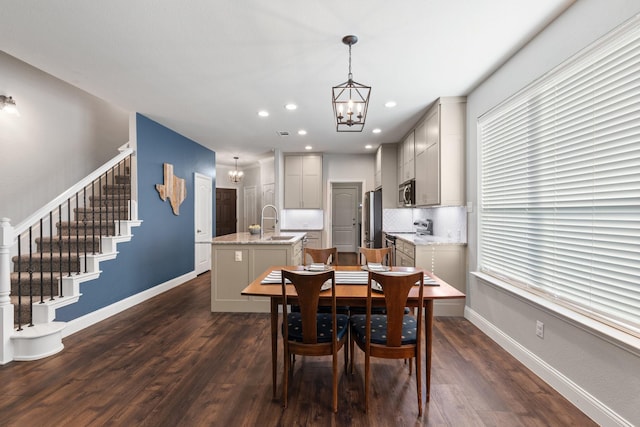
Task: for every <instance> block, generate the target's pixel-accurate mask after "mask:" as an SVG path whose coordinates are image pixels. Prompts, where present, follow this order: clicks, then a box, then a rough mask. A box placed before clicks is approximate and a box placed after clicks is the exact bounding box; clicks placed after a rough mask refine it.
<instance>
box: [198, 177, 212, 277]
mask: <svg viewBox="0 0 640 427" xmlns="http://www.w3.org/2000/svg"><path fill="white" fill-rule="evenodd" d="M194 176H195V180H194V182H195V201H194V203H195V225H196V230H195V233H196V240H195V241H196V248H195V270H196V274H201V273H204V272H205V271H209V270H211V244H210V243H209V242H210V241H211V237H212V232H211V229H212V228H213V224H212V223H213V209H212V205H213V194H212V193H213V182H212V180H211V177H208V176H206V175H201V174H199V173H196V174H195V175H194ZM200 242H205V243H200Z"/></svg>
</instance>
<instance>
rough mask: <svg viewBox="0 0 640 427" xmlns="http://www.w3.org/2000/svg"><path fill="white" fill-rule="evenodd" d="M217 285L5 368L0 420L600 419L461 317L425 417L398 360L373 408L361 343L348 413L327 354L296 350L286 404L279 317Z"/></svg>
mask: <svg viewBox="0 0 640 427" xmlns="http://www.w3.org/2000/svg"><path fill="white" fill-rule="evenodd" d="M209 283H210V275H209V274H208V273H207V274H204V275H201V276H199V277H198V278H196V279H194V280H192V281H190V282H189V283H186V284H184V285H182V286H180V287H178V288H176V289H174V290H171V291H169V292H166V293H164V294H163V295H160V296H158V297H156V298H153V299H152V300H150V301H148V302H146V303H144V304H141V305H139V306H136V307H134V308H132V309H130V310H127V311H126V312H123V313H121V314H119V315H117V316H114V317H112V318H110V319H107V320H105V321H103V322H101V323H99V324H97V325H95V326H93V327H91V328H87V329H85V330H83V331H81V332H78V333H76V334H74V335H72V336H70V337H68V338H66V339H65V340H64V344H65V349H64V350H63V351H62V352H61V353H59V354H57V355H55V356H52V357H49V358H47V359H44V360H40V361H34V362H12V363H10V364H8V365H4V366H2V367H0V384H2V388H1V389H0V425H2V426H38V427H44V426H101V425H113V426H134V425H135V426H142V425H145V426H177V425H180V426H409V425H411V426H414V425H429V426H471V425H473V426H569V425H575V426H589V425H595V424H594V423H593V422H591V421H590V420H589V419H588V418H587V417H586V416H584V415H583V414H582V413H581V412H580V411H578V410H577V409H576V408H575V407H574V406H573V405H571V403H569V402H568V401H567V400H566V399H564V398H562V397H561V396H560V395H558V394H557V393H556V392H554V391H553V390H552V389H551V388H550V387H549V386H547V385H546V384H545V383H544V382H542V381H541V380H540V379H538V378H537V377H536V376H535V375H533V374H532V373H531V372H530V371H528V370H527V369H526V368H524V367H523V366H522V365H521V364H520V363H518V362H517V361H516V360H515V359H514V358H513V357H511V356H510V355H509V354H508V353H506V352H505V351H503V350H502V349H500V348H499V347H498V346H497V345H496V344H495V343H493V342H492V341H491V340H490V339H489V338H487V337H486V336H485V335H483V334H482V333H481V332H480V331H479V330H478V329H477V328H475V327H474V326H473V325H472V324H471V323H469V322H468V321H466V320H464V319H461V318H439V319H437V320H436V322H435V330H434V344H433V373H432V392H431V393H432V395H431V401H430V402H428V403H426V404H425V408H424V409H425V411H424V415H423V417H422V418H418V417H417V404H416V400H415V381H414V379H413V378H412V377H410V376H409V375H408V369H407V367H406V366H405V365H404V364H403V363H402V362H401V361H395V360H389V361H385V360H378V359H376V360H375V361H374V362H373V363H372V376H373V378H374V379H373V382H372V393H371V402H370V412H369V413H368V414H365V413H364V411H363V402H362V400H363V377H362V372H363V368H362V362H363V357H362V353H360V352H358V350H356V351H357V359H356V364H357V365H356V366H357V369H356V372H355V373H354V374H353V375H342V376H341V382H340V386H339V395H340V403H339V412H338V414H333V413H332V411H331V375H330V371H331V368H330V359H327V358H320V359H314V358H308V357H307V358H298V361H297V362H296V370H295V372H294V375H293V380H292V383H291V386H290V397H289V408H287V409H286V410H283V409H282V408H281V406H280V401H279V400H273V399H272V397H271V370H270V337H269V316H268V315H267V314H244V313H237V314H234V313H211V312H210V311H209V298H210V291H209ZM280 352H281V350H280ZM280 358H281V356H280ZM340 359H342V358H341V357H340ZM340 372H341V373H342V372H343V371H342V366H341V369H340ZM280 375H281V371H280Z"/></svg>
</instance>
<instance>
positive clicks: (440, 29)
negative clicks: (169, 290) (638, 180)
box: [0, 0, 574, 165]
mask: <svg viewBox="0 0 640 427" xmlns="http://www.w3.org/2000/svg"><path fill="white" fill-rule="evenodd" d="M573 2H574V0H400V1H393V2H392V1H389V0H368V1H364V0H351V1H337V0H322V1H309V0H307V1H294V0H268V1H265V0H217V1H213V0H189V1H188V2H187V1H180V0H136V1H131V0H110V1H88V0H65V1H15V0H0V8H1V9H0V10H2V25H1V26H0V48H1V49H2V50H4V51H5V52H6V53H8V54H9V55H12V56H14V57H16V58H18V59H20V60H22V61H24V62H27V63H29V64H31V65H33V66H35V67H37V68H39V69H41V70H44V71H46V72H48V73H49V74H51V75H53V76H56V77H58V78H60V79H62V80H64V81H66V82H69V83H71V84H73V85H75V86H77V87H79V88H81V89H84V90H85V91H87V92H89V93H92V94H93V95H96V96H98V97H100V98H103V99H105V100H107V101H109V102H111V103H113V104H116V105H119V106H120V107H122V108H124V109H125V110H128V111H137V112H139V113H142V114H144V115H146V116H148V117H150V118H151V119H153V120H156V121H157V122H159V123H162V124H163V125H165V126H167V127H169V128H171V129H173V130H175V131H177V132H179V133H181V134H182V135H185V136H187V137H189V138H191V139H193V140H195V141H197V142H198V143H200V144H202V145H204V146H207V147H209V148H211V149H212V150H214V151H216V153H217V161H218V162H219V163H222V164H232V163H233V156H234V155H238V156H240V164H241V165H243V164H247V163H250V162H254V161H255V160H257V159H259V158H261V157H263V156H265V155H267V154H269V153H270V152H271V150H272V149H273V148H280V149H282V151H284V152H291V151H296V152H301V151H304V146H305V145H307V144H309V145H312V146H313V151H320V152H331V153H363V152H365V151H366V150H365V149H364V146H365V145H366V144H373V145H374V148H375V147H377V145H378V144H380V143H385V142H397V141H399V140H400V139H401V138H402V137H403V135H404V134H405V133H406V132H407V131H408V130H409V129H410V127H411V126H412V125H413V124H415V122H416V120H417V119H418V118H419V117H420V115H421V114H423V113H424V112H425V110H426V108H427V107H428V105H429V104H430V103H432V102H433V101H434V100H435V99H436V98H437V97H439V96H458V95H466V94H468V93H469V92H470V91H471V90H472V89H473V88H474V87H475V86H476V85H478V84H479V83H480V82H482V81H483V80H484V79H485V78H486V77H487V76H489V75H490V74H491V73H492V72H493V71H494V70H495V69H496V68H497V67H499V66H500V64H502V63H503V62H504V61H505V60H506V59H507V58H509V57H510V56H511V55H513V54H514V53H515V52H516V51H517V50H518V49H519V48H520V47H522V46H523V45H524V44H525V43H527V41H528V40H530V39H531V38H532V37H533V36H534V35H535V34H537V33H538V32H539V31H540V30H541V29H542V28H544V27H545V26H546V25H547V24H548V23H549V22H551V21H552V20H553V19H555V18H556V17H557V16H558V15H559V14H561V13H562V12H563V11H564V10H566V9H567V8H568V7H569V6H570V5H571V4H572V3H573ZM347 34H355V35H357V36H358V38H359V42H358V43H357V44H356V45H354V46H353V48H352V70H353V78H354V80H356V81H357V82H360V83H363V84H366V85H370V86H372V92H371V101H370V107H369V114H368V115H367V122H366V125H365V129H364V131H363V132H362V133H337V132H336V131H335V123H334V121H333V110H332V107H331V87H332V86H334V85H337V84H339V83H343V82H344V81H345V80H347V72H348V47H347V46H346V45H344V44H343V43H342V41H341V40H342V37H343V36H344V35H347ZM389 100H394V101H396V102H397V106H396V107H395V108H393V109H390V108H385V106H384V104H385V102H387V101H389ZM289 102H293V103H296V104H297V105H298V109H297V110H296V111H287V110H285V109H284V105H285V104H287V103H289ZM261 109H266V110H268V111H269V112H270V116H269V117H267V118H260V117H258V115H257V112H258V110H261ZM374 128H380V129H381V130H382V132H381V133H379V134H373V133H372V132H371V131H372V130H373V129H374ZM299 129H305V130H306V131H307V132H308V133H307V135H305V136H300V135H298V134H297V131H298V130H299ZM278 131H288V132H290V136H287V137H282V136H279V135H278Z"/></svg>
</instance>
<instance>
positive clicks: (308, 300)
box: [282, 270, 336, 344]
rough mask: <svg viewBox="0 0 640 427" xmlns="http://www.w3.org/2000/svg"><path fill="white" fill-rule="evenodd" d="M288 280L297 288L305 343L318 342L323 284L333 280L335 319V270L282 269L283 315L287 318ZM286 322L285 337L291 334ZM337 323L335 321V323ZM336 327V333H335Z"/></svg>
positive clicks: (332, 295) (332, 291)
mask: <svg viewBox="0 0 640 427" xmlns="http://www.w3.org/2000/svg"><path fill="white" fill-rule="evenodd" d="M286 280H289V281H290V282H291V283H292V284H293V287H294V288H295V290H296V294H297V295H298V296H297V303H296V304H297V306H298V307H299V308H300V315H301V317H302V335H303V343H304V344H317V343H318V337H317V334H316V331H317V324H316V322H317V316H316V315H317V313H318V302H319V300H320V292H321V291H322V285H323V284H324V283H325V282H326V281H327V280H331V299H332V304H331V307H332V313H333V314H334V321H335V308H336V290H335V287H336V278H335V271H334V270H329V271H325V272H321V273H306V272H305V273H296V272H293V271H288V270H282V301H283V303H282V304H283V317H284V319H286V318H287V304H289V302H288V299H289V296H288V295H287V288H286V284H285V283H286ZM283 324H284V332H283V334H284V337H285V339H286V337H288V336H289V331H288V325H287V322H283ZM334 325H335V323H334ZM335 329H336V328H334V333H335Z"/></svg>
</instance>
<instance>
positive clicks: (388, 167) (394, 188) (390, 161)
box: [375, 144, 398, 209]
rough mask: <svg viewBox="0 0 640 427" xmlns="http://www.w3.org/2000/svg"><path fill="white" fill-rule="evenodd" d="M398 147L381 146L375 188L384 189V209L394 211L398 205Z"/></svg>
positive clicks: (390, 145) (377, 161)
mask: <svg viewBox="0 0 640 427" xmlns="http://www.w3.org/2000/svg"><path fill="white" fill-rule="evenodd" d="M397 145H398V144H381V145H380V146H379V147H378V151H377V152H376V171H375V188H376V189H378V188H382V208H383V209H394V208H396V207H397V205H398V181H397V174H396V165H397V152H398V148H397Z"/></svg>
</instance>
